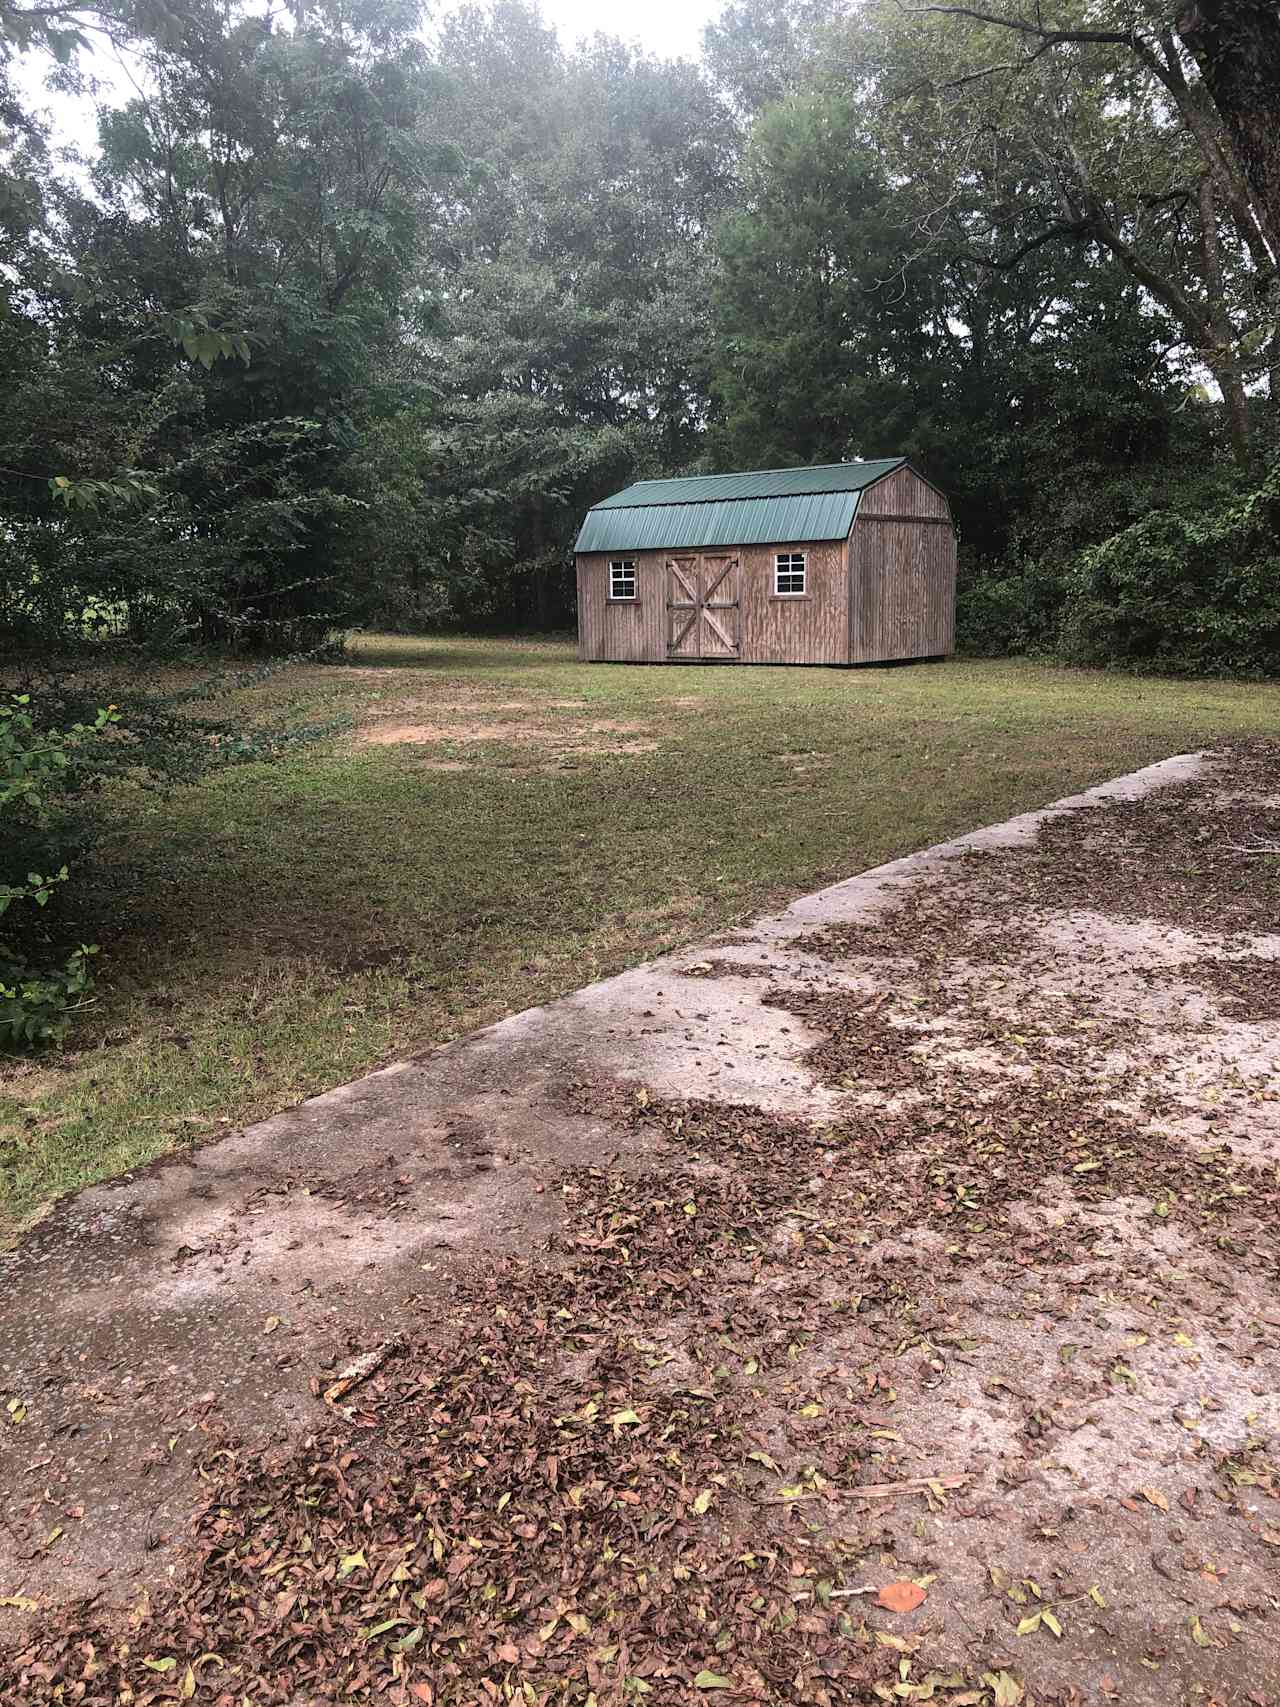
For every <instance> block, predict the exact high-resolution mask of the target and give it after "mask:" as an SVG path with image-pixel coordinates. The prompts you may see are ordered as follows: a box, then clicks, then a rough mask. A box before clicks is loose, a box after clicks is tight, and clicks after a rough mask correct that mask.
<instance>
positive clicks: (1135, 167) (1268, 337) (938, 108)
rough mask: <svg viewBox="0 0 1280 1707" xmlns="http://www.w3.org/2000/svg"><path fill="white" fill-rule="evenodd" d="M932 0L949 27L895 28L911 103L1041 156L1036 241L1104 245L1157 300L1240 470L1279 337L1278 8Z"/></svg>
mask: <svg viewBox="0 0 1280 1707" xmlns="http://www.w3.org/2000/svg"><path fill="white" fill-rule="evenodd" d="M1264 13H1268V15H1269V16H1270V18H1271V23H1270V24H1268V23H1267V22H1266V19H1265V18H1264V16H1263V14H1264ZM921 14H925V15H928V14H932V15H934V16H937V17H939V18H941V19H943V20H945V31H944V34H943V35H942V36H941V37H939V36H938V35H937V34H936V33H934V32H931V31H930V29H929V28H928V26H927V25H922V26H920V27H919V28H918V30H917V31H915V32H913V33H912V36H911V39H910V40H909V39H908V34H907V32H905V31H903V30H901V29H900V28H899V29H898V30H897V39H898V41H899V43H900V44H901V45H902V46H903V47H904V48H905V50H906V51H905V52H904V53H903V55H902V60H903V61H904V64H903V66H902V72H903V74H902V75H901V76H900V77H899V79H898V81H899V87H900V99H901V100H902V102H904V103H912V102H914V103H916V104H918V105H920V106H922V107H923V108H925V109H927V110H928V112H929V114H930V116H931V117H933V116H934V115H935V114H936V113H938V112H941V113H942V114H944V115H945V118H944V123H945V126H946V127H947V128H948V129H950V130H953V131H954V132H956V133H958V134H959V135H960V136H962V137H963V138H964V139H965V146H966V147H967V148H969V149H976V148H978V147H980V146H981V145H982V143H983V141H984V140H985V139H986V138H987V137H988V136H995V137H999V138H1000V140H1001V142H1002V144H1004V145H1005V146H1006V147H1011V148H1013V149H1015V150H1016V151H1017V153H1018V154H1019V155H1020V157H1021V158H1022V160H1023V161H1024V162H1026V163H1027V165H1028V166H1030V167H1031V168H1033V185H1034V187H1033V188H1032V189H1031V192H1030V194H1029V195H1028V196H1027V197H1026V200H1025V202H1024V211H1026V212H1032V211H1034V212H1035V214H1036V216H1037V217H1038V220H1039V223H1040V227H1041V228H1040V230H1039V231H1037V232H1035V233H1034V235H1033V236H1032V237H1031V238H1030V239H1029V240H1028V241H1030V242H1033V243H1036V244H1039V243H1047V242H1053V241H1070V242H1076V243H1089V244H1093V245H1096V246H1097V247H1098V248H1099V249H1100V250H1101V251H1102V252H1104V253H1106V254H1107V255H1108V256H1110V257H1111V259H1112V260H1113V261H1114V262H1116V263H1118V264H1119V265H1120V266H1122V267H1123V268H1124V269H1125V270H1126V271H1127V272H1128V273H1129V274H1130V276H1131V277H1132V278H1133V279H1135V280H1136V281H1137V283H1138V284H1139V285H1140V286H1141V288H1142V289H1143V290H1144V291H1145V292H1147V293H1149V294H1150V296H1151V297H1152V298H1153V299H1154V300H1155V301H1156V302H1158V303H1160V304H1161V306H1162V307H1163V308H1164V309H1165V310H1166V312H1167V313H1168V314H1169V316H1170V317H1171V319H1172V320H1173V321H1174V322H1175V323H1176V324H1177V326H1178V327H1179V329H1180V331H1181V333H1182V335H1183V339H1184V347H1185V349H1186V351H1187V352H1188V354H1189V355H1190V357H1191V358H1192V359H1193V360H1198V361H1202V362H1204V363H1205V364H1206V365H1207V366H1208V367H1209V369H1210V370H1211V372H1212V373H1213V375H1214V378H1215V379H1216V380H1217V382H1218V384H1219V386H1220V388H1221V391H1222V395H1223V399H1224V403H1225V408H1226V415H1227V421H1228V429H1229V433H1230V437H1231V442H1232V445H1233V448H1234V452H1235V455H1236V458H1237V460H1238V461H1239V462H1240V463H1241V464H1242V465H1245V466H1247V464H1248V462H1249V459H1250V438H1251V421H1250V410H1249V406H1248V401H1247V391H1248V386H1249V384H1250V382H1251V380H1253V379H1255V378H1257V377H1258V376H1259V375H1261V374H1262V373H1263V372H1264V371H1266V370H1267V369H1268V367H1271V368H1272V369H1274V366H1275V356H1276V354H1277V352H1278V351H1280V343H1278V342H1277V312H1276V310H1277V303H1278V302H1280V295H1278V284H1277V271H1276V261H1277V258H1278V256H1280V250H1278V249H1277V247H1276V243H1275V233H1276V230H1277V227H1276V225H1275V223H1274V211H1275V209H1274V205H1273V203H1272V200H1271V198H1272V196H1273V194H1274V191H1275V188H1276V182H1277V181H1280V180H1277V179H1276V178H1275V152H1274V151H1275V147H1276V145H1275V144H1274V141H1273V140H1269V139H1273V138H1274V135H1275V131H1274V128H1271V129H1268V125H1269V124H1272V122H1273V121H1274V118H1275V116H1276V111H1277V109H1276V101H1277V99H1278V97H1277V96H1276V94H1275V84H1274V81H1273V82H1272V83H1271V84H1270V85H1268V86H1267V92H1266V94H1265V96H1261V98H1260V104H1259V103H1258V102H1255V101H1253V96H1255V95H1259V93H1260V91H1261V90H1262V88H1263V85H1264V84H1265V83H1266V79H1267V77H1268V75H1274V73H1275V71H1276V69H1277V67H1280V59H1277V57H1276V52H1277V47H1278V45H1280V40H1278V38H1277V30H1276V26H1275V24H1274V8H1271V9H1270V10H1269V12H1268V9H1267V8H1263V7H1257V8H1251V7H1248V6H1246V7H1245V8H1243V9H1233V8H1227V7H1225V6H1224V7H1218V6H1216V5H1211V6H1209V7H1208V8H1207V9H1198V8H1196V7H1195V6H1191V7H1188V8H1187V9H1186V10H1185V11H1184V12H1183V13H1182V14H1181V16H1180V17H1179V19H1178V21H1177V28H1176V29H1175V23H1174V20H1173V19H1172V18H1170V17H1163V16H1161V15H1160V14H1159V13H1157V12H1152V11H1150V10H1148V9H1146V8H1145V7H1138V6H1134V5H1131V4H1129V0H1110V3H1109V4H1108V5H1106V6H1105V7H1104V8H1102V9H1101V10H1099V9H1098V8H1096V7H1089V8H1088V9H1085V8H1082V7H1081V6H1079V5H1078V4H1077V3H1076V0H1060V4H1059V5H1058V7H1057V9H1056V12H1055V14H1054V15H1052V16H1046V15H1045V14H1044V12H1043V11H1038V12H1037V14H1036V16H1035V17H1034V18H1026V17H1023V16H1022V15H1021V14H1019V13H1015V12H1001V11H997V10H986V9H980V8H971V7H966V6H953V5H935V6H926V7H923V8H920V9H919V10H918V13H917V15H921ZM1228 15H1229V16H1228ZM892 27H893V26H891V28H892ZM1179 31H1180V32H1181V34H1179V33H1178V32H1179ZM962 32H963V33H962ZM1192 49H1194V53H1193V52H1192V51H1191V50H1192ZM958 58H959V63H957V59H958ZM1251 91H1252V94H1251ZM1268 115H1270V117H1269V116H1268ZM948 152H950V153H953V152H954V149H949V150H948ZM940 209H941V204H937V206H936V207H935V209H934V210H933V213H932V217H935V218H936V217H937V215H938V213H939V211H940ZM928 218H929V216H926V219H925V224H926V226H927V224H928ZM993 229H994V227H993ZM1026 252H1027V251H1026V249H1021V250H1015V251H1013V252H1012V253H1009V254H1006V255H1004V256H1002V257H1000V258H998V259H993V265H1000V266H1009V265H1012V264H1015V262H1016V261H1017V260H1019V259H1020V258H1021V257H1022V255H1023V254H1025V253H1026ZM1276 395H1277V396H1278V397H1280V383H1277V386H1276Z"/></svg>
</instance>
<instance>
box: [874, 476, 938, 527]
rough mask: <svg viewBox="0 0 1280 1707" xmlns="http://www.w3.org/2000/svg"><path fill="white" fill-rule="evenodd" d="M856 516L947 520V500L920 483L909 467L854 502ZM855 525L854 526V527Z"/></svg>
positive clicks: (934, 487)
mask: <svg viewBox="0 0 1280 1707" xmlns="http://www.w3.org/2000/svg"><path fill="white" fill-rule="evenodd" d="M858 515H859V516H944V517H945V518H946V519H947V520H948V521H950V520H951V510H950V507H949V506H948V504H947V500H946V499H945V498H944V497H943V495H942V493H941V492H939V491H938V489H937V487H936V486H930V484H929V482H928V481H927V480H922V479H921V478H920V476H919V475H918V474H917V473H916V471H915V470H914V469H913V468H899V469H897V470H896V471H895V472H894V473H893V474H888V475H886V476H885V478H884V479H883V480H877V481H876V483H875V485H874V486H868V487H867V489H866V491H865V492H864V493H863V494H862V496H861V498H860V499H859V500H858ZM855 525H856V524H855Z"/></svg>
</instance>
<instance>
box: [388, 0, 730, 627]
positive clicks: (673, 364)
mask: <svg viewBox="0 0 1280 1707" xmlns="http://www.w3.org/2000/svg"><path fill="white" fill-rule="evenodd" d="M441 53H442V68H443V69H444V70H445V72H446V73H447V75H448V77H449V79H450V83H451V95H450V99H449V101H448V103H447V106H446V108H445V110H444V111H443V112H442V114H441V115H440V120H441V122H442V123H444V124H445V125H447V126H448V128H449V131H450V134H452V135H454V136H456V137H458V139H459V141H460V144H461V146H462V148H463V150H464V152H465V153H466V154H467V155H468V157H469V159H470V161H471V170H470V172H469V174H468V177H467V179H466V181H465V183H464V184H463V185H462V187H461V189H460V193H459V194H458V196H457V197H456V199H455V201H454V203H453V205H452V207H451V209H450V210H449V213H448V216H447V218H446V219H445V221H444V222H443V224H442V226H441V227H440V229H439V231H438V233H437V234H436V236H435V239H434V241H433V243H432V245H431V247H430V250H429V252H428V255H427V259H426V263H425V264H426V267H427V268H428V269H429V272H430V275H431V276H432V277H433V278H438V279H439V281H440V308H441V319H440V323H439V325H438V327H437V328H436V329H435V331H434V332H433V333H432V334H430V335H428V336H426V337H425V338H424V339H423V340H422V341H421V344H420V345H419V346H418V347H417V348H416V349H415V350H414V351H413V352H412V353H411V356H410V366H411V371H412V372H413V373H414V375H415V377H416V378H417V379H418V380H419V381H425V379H426V376H427V375H428V374H430V376H431V380H432V383H433V384H437V385H438V386H439V392H440V397H439V404H438V414H437V418H436V422H435V430H434V431H433V432H431V433H430V434H429V435H428V439H427V442H426V445H425V446H424V450H425V453H426V455H427V457H428V461H429V466H430V468H431V470H432V476H431V489H430V492H424V496H423V500H422V505H423V511H424V515H425V514H426V513H427V511H428V510H429V511H430V514H431V517H432V527H433V534H434V537H435V539H436V540H437V542H438V546H439V551H440V557H439V560H438V563H437V565H436V567H435V568H434V569H432V570H430V572H429V573H428V574H427V575H426V579H427V581H428V582H429V583H430V584H432V585H435V586H439V585H442V584H443V583H444V582H445V581H446V580H448V579H449V578H450V577H451V576H452V577H453V578H454V579H455V580H456V583H457V586H458V589H459V609H460V611H461V612H470V613H476V612H477V611H478V610H482V611H483V614H484V615H485V617H486V619H487V620H496V619H498V618H499V617H500V616H501V615H502V613H504V612H505V613H506V616H507V619H508V620H510V619H511V618H513V617H514V618H515V619H516V620H524V621H530V620H531V621H535V622H538V623H542V624H546V623H549V622H553V621H563V620H565V618H566V616H567V614H568V611H569V608H570V607H569V602H568V601H569V598H570V590H571V580H570V577H569V575H568V572H567V571H568V555H567V554H568V548H569V546H570V545H571V543H572V539H573V534H574V532H575V530H576V527H577V524H578V522H579V520H580V518H581V513H582V511H583V510H584V509H585V508H586V507H587V506H588V505H589V504H591V503H592V502H594V501H595V500H596V499H597V498H599V497H600V496H602V495H603V494H604V493H605V492H607V491H608V490H609V489H610V488H611V487H613V486H616V485H621V484H624V483H625V482H626V480H627V479H629V478H631V477H633V476H634V475H635V474H637V473H640V472H644V471H648V470H652V471H654V472H657V471H659V470H662V469H670V468H673V467H675V468H679V467H683V466H687V465H688V464H689V463H691V462H692V461H694V460H695V459H696V458H697V457H698V455H699V453H700V450H701V445H702V431H703V425H704V420H705V413H706V395H707V376H708V360H709V341H710V320H709V295H710V290H709V277H708V275H709V270H710V268H711V265H712V262H713V249H712V241H711V238H712V231H713V228H714V224H715V222H716V220H717V219H718V218H719V216H720V214H721V212H722V211H723V209H724V208H725V206H726V205H727V203H728V200H729V197H730V194H731V191H732V183H733V178H732V168H733V161H734V154H735V149H736V137H735V132H734V127H733V125H732V122H731V120H730V116H729V114H728V112H727V109H726V108H725V106H724V104H723V103H722V102H721V101H720V100H718V99H717V97H716V96H715V94H714V93H713V92H712V91H711V89H710V88H709V87H708V85H707V82H706V80H705V78H704V77H703V76H702V74H701V73H700V72H699V71H698V70H697V69H696V68H694V67H692V66H689V65H686V64H682V63H667V62H663V61H659V60H656V59H653V58H651V57H649V56H646V55H644V54H641V53H639V52H637V51H636V50H635V49H633V48H630V47H625V46H623V45H622V44H620V43H617V42H613V41H609V40H607V39H605V38H600V37H598V38H596V40H595V41H594V42H592V43H590V44H588V45H587V46H586V47H584V48H582V49H581V50H579V51H577V52H575V53H573V54H565V53H564V52H562V50H561V49H560V47H559V45H558V44H557V43H556V41H555V39H554V37H553V36H552V35H551V34H550V32H549V31H547V29H546V28H545V26H544V25H543V24H542V23H541V20H540V19H539V17H538V16H537V14H536V13H535V12H533V11H532V10H530V9H529V8H527V7H525V6H523V5H519V4H515V3H508V4H503V5H500V6H497V7H495V8H494V9H493V10H492V11H490V12H481V11H478V10H476V9H472V8H467V9H464V10H462V11H461V12H459V13H457V14H455V15H454V16H453V17H451V18H450V20H449V21H448V22H447V24H446V26H445V28H444V30H443V31H442V44H441ZM441 501H443V502H444V504H445V505H446V510H445V512H444V513H443V514H442V512H441V509H440V507H439V504H440V502H441ZM442 522H443V523H444V525H443V526H442V527H440V526H438V524H440V523H442ZM464 565H465V567H464ZM517 565H520V566H522V568H521V570H520V572H519V573H514V572H513V571H514V570H515V566H517ZM486 589H487V590H486ZM477 599H479V600H480V601H481V604H480V606H479V607H478V606H477V603H476V601H477Z"/></svg>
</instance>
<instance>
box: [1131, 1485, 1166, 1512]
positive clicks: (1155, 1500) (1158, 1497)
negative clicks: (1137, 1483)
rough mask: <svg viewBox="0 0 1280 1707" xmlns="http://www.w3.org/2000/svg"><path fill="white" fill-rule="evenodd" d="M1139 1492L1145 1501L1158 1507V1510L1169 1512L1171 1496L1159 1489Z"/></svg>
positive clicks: (1144, 1489)
mask: <svg viewBox="0 0 1280 1707" xmlns="http://www.w3.org/2000/svg"><path fill="white" fill-rule="evenodd" d="M1138 1492H1139V1493H1140V1494H1141V1495H1142V1497H1143V1499H1144V1500H1147V1501H1149V1502H1150V1503H1151V1504H1152V1505H1153V1506H1155V1507H1157V1509H1158V1510H1160V1511H1168V1509H1169V1496H1168V1495H1167V1494H1162V1493H1161V1492H1160V1490H1159V1488H1139V1490H1138Z"/></svg>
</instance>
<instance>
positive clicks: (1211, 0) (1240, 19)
mask: <svg viewBox="0 0 1280 1707" xmlns="http://www.w3.org/2000/svg"><path fill="white" fill-rule="evenodd" d="M1178 34H1179V35H1180V36H1181V37H1182V40H1183V41H1184V42H1185V43H1186V45H1187V47H1188V48H1189V49H1190V51H1191V53H1192V54H1194V56H1195V59H1196V62H1197V64H1198V65H1199V67H1200V74H1201V76H1202V77H1203V78H1204V82H1205V87H1206V88H1207V89H1208V91H1209V94H1210V95H1211V96H1212V98H1213V103H1214V105H1215V106H1216V107H1217V109H1218V112H1219V114H1220V115H1221V117H1222V122H1223V124H1224V125H1225V126H1226V128H1227V133H1228V134H1229V136H1230V137H1231V140H1232V142H1233V144H1234V145H1235V150H1236V154H1237V156H1238V157H1239V160H1240V166H1241V169H1242V170H1243V172H1244V175H1245V177H1246V179H1247V180H1248V183H1249V188H1250V189H1251V190H1252V191H1253V194H1254V197H1255V200H1256V203H1257V208H1258V215H1259V223H1260V224H1261V225H1262V228H1263V232H1264V234H1265V236H1266V239H1267V242H1268V244H1269V245H1270V248H1271V254H1272V258H1273V259H1275V260H1277V261H1280V7H1277V6H1276V4H1275V0H1191V3H1190V4H1189V5H1187V6H1186V7H1185V8H1184V9H1183V11H1182V12H1181V13H1180V14H1179V17H1178Z"/></svg>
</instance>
